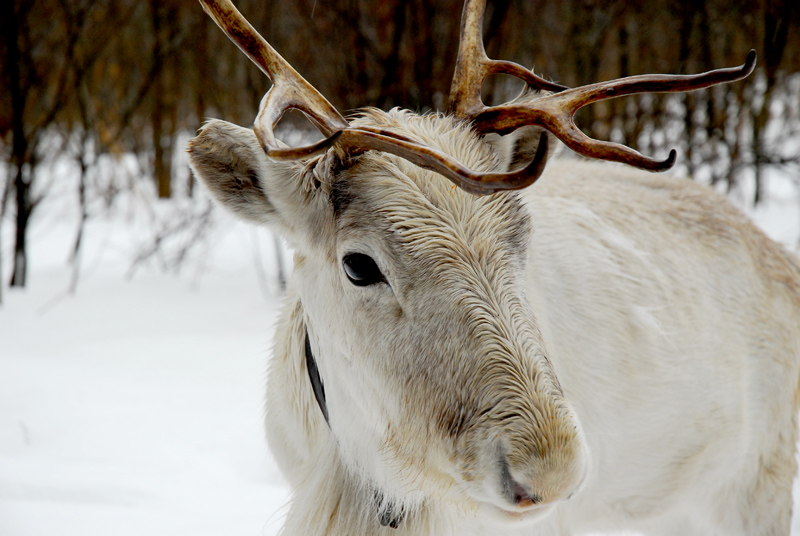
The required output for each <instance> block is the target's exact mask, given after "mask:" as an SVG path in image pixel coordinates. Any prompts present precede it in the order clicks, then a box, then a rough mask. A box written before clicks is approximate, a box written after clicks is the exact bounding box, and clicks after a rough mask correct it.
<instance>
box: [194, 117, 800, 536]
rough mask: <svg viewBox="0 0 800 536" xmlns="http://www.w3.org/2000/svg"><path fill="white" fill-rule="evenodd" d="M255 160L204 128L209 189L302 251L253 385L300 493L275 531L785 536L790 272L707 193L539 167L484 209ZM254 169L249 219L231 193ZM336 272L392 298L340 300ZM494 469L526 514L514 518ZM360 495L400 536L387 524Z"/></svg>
mask: <svg viewBox="0 0 800 536" xmlns="http://www.w3.org/2000/svg"><path fill="white" fill-rule="evenodd" d="M357 121H358V122H361V123H362V124H370V125H374V126H378V127H381V128H391V129H394V130H396V131H398V132H400V133H402V134H405V135H407V136H411V137H414V138H416V139H419V140H420V141H422V142H425V143H429V144H431V145H433V146H436V147H439V148H440V149H441V150H443V151H445V152H447V153H449V154H451V155H453V156H454V157H456V158H458V159H459V160H461V161H462V162H464V163H465V164H466V165H468V166H471V167H473V168H474V169H505V166H507V162H508V160H509V159H510V158H512V156H509V155H508V153H509V151H508V143H509V140H508V139H506V140H502V139H501V140H497V139H495V140H493V141H492V142H491V143H489V142H487V141H483V140H481V139H480V138H479V137H477V136H475V135H474V134H473V133H472V132H471V131H470V130H469V129H468V127H467V126H465V125H461V124H458V123H456V122H454V121H453V120H451V119H449V118H446V117H441V116H426V117H419V116H415V115H413V114H410V113H405V112H397V111H393V112H390V113H388V114H384V113H380V112H370V113H368V114H366V115H365V116H364V117H362V118H360V119H358V120H357ZM256 149H257V142H255V141H254V136H253V135H252V132H251V131H249V130H247V129H240V128H239V127H233V126H232V125H228V124H225V123H222V122H213V123H211V124H209V125H208V126H206V127H205V129H204V130H203V131H202V132H201V134H200V135H199V136H198V138H197V139H196V140H193V142H192V145H191V149H190V151H191V153H192V164H193V167H194V169H195V172H196V173H197V175H198V176H200V177H201V178H203V179H204V181H205V182H206V183H207V185H208V186H209V188H210V190H211V191H212V193H214V194H215V195H216V196H217V197H218V198H219V199H220V200H222V201H223V203H224V204H225V205H227V206H228V207H230V208H232V209H233V210H234V211H236V212H237V213H239V214H242V215H243V216H244V217H246V218H249V219H252V220H256V221H260V222H266V223H268V224H272V225H275V226H277V227H278V228H280V229H281V230H282V231H283V232H284V233H285V235H286V236H287V238H288V239H290V240H291V241H292V242H293V244H294V246H295V247H296V250H297V254H296V259H295V276H294V280H295V283H294V286H293V287H292V289H291V290H290V291H289V294H288V296H287V300H286V305H285V310H284V314H283V317H282V320H281V322H280V325H279V327H278V331H277V335H276V341H275V349H274V357H273V360H272V362H271V365H270V375H269V383H268V389H267V434H268V439H269V443H270V446H271V448H272V449H273V452H274V454H275V457H276V459H277V460H278V462H279V463H280V465H281V467H282V468H283V471H284V473H285V475H286V477H287V478H288V480H289V482H290V483H291V485H292V488H293V496H292V502H291V505H290V508H289V513H288V517H287V519H286V524H285V527H284V529H283V534H285V535H287V536H299V535H313V534H320V535H321V534H330V535H343V536H344V535H357V534H358V535H360V534H392V535H397V536H400V535H406V534H409V535H410V534H415V535H424V534H430V535H437V536H438V535H446V534H459V535H461V534H474V535H479V534H480V535H495V534H505V535H515V534H520V535H521V534H525V535H565V534H579V533H582V532H585V531H605V530H625V529H633V530H641V531H643V532H645V533H646V534H652V535H661V534H663V535H670V534H682V535H714V534H718V535H741V536H744V535H748V536H749V535H757V534H761V535H788V534H789V525H790V520H791V505H792V502H791V487H792V481H793V478H794V475H795V473H796V462H795V439H796V431H795V427H796V422H795V421H796V419H795V415H796V411H797V405H798V394H799V393H798V378H799V377H800V371H799V370H798V368H799V367H800V355H798V350H799V349H798V343H800V272H799V271H798V268H797V265H796V264H795V261H794V260H793V259H792V258H791V257H790V256H789V255H788V254H787V253H785V252H784V251H782V250H781V249H780V248H779V247H778V246H776V245H775V244H774V243H772V242H771V241H770V240H769V239H768V238H766V237H765V236H764V235H763V234H762V233H761V232H760V231H758V230H757V229H756V228H755V227H754V226H753V225H752V224H751V223H750V222H749V221H747V219H746V218H745V217H744V216H742V215H741V214H740V213H738V212H737V211H736V210H735V209H734V208H732V207H731V206H730V205H729V204H728V203H727V202H726V201H725V200H724V199H723V198H722V197H721V196H718V195H717V194H715V193H713V192H711V191H710V190H708V189H706V188H704V187H701V186H699V185H697V184H695V183H693V182H691V181H688V180H684V179H676V178H671V177H664V176H656V175H651V174H648V173H644V172H639V171H636V170H632V169H629V168H625V167H620V166H616V165H610V164H598V163H584V162H576V161H571V160H555V161H554V162H551V163H550V164H549V166H548V168H547V170H546V172H545V174H544V176H543V177H542V178H541V179H540V180H539V181H538V182H537V183H536V184H534V185H533V186H532V187H530V188H528V189H527V190H526V191H524V192H523V193H522V195H521V197H520V199H519V200H515V199H516V198H515V196H516V195H517V194H513V193H504V194H497V195H494V196H490V197H489V198H476V197H473V196H470V195H468V194H465V193H463V192H461V191H458V190H455V189H454V188H453V187H452V186H451V185H450V184H449V183H448V182H447V181H445V180H444V179H443V178H441V177H440V176H438V175H436V174H435V173H432V172H429V171H426V170H422V169H420V168H417V167H415V166H413V165H412V164H410V163H408V162H406V161H404V160H402V159H399V158H395V157H393V156H390V155H385V154H380V153H373V152H370V153H366V154H364V155H361V156H360V157H358V158H356V159H354V160H348V156H347V155H340V154H336V152H335V151H331V152H330V153H329V154H328V155H326V156H325V157H324V158H321V159H318V160H315V161H314V162H309V163H307V164H305V165H304V166H301V165H297V164H280V163H274V162H270V161H269V160H268V159H267V158H266V157H265V156H263V154H261V153H259V152H258V151H257V150H256ZM231 155H233V156H231ZM502 155H505V156H502ZM215 159H219V160H220V161H225V162H228V161H233V162H234V163H235V165H228V166H227V167H225V166H223V167H222V168H220V167H219V166H216V165H215V164H214V162H215ZM231 159H233V160H231ZM336 163H338V165H334V164H336ZM245 168H247V169H253V170H256V171H257V173H256V175H258V182H259V188H258V189H256V190H257V191H263V193H264V195H263V199H262V198H261V197H259V198H258V200H257V201H256V202H254V201H253V200H252V199H251V197H248V196H251V195H252V193H253V191H254V189H253V188H252V185H248V184H245V187H244V189H243V190H242V189H241V188H242V186H241V184H242V183H241V182H239V183H237V184H232V183H231V182H230V178H229V177H228V176H227V175H230V174H231V173H239V171H237V170H240V169H245ZM225 170H233V171H230V173H227V175H226V171H225ZM240 175H241V176H243V177H244V176H248V173H247V172H244V171H243V172H241V173H240ZM250 175H253V174H252V173H251V174H250ZM245 183H246V180H245ZM342 189H345V190H347V192H348V199H347V201H348V203H347V207H346V208H345V209H344V210H343V212H342V213H341V214H338V215H335V214H334V213H333V208H332V202H331V195H332V194H333V193H334V192H337V191H338V192H339V193H341V191H342ZM259 207H261V208H259ZM509 207H511V208H509ZM514 207H518V208H520V210H518V211H516V209H514ZM259 210H260V211H261V212H259ZM262 212H263V216H259V214H261V213H262ZM528 220H530V221H528ZM531 226H532V232H531V231H530V227H531ZM520 239H522V240H523V242H521V243H520V244H519V247H518V248H517V247H516V245H515V244H517V242H515V240H520ZM352 252H359V253H364V254H368V255H370V256H371V257H372V258H373V259H375V261H376V263H377V264H378V266H379V267H380V269H381V272H382V273H383V275H384V276H385V277H386V279H387V281H388V284H382V283H381V284H376V285H371V286H368V287H356V286H353V285H352V284H351V283H350V282H349V281H348V279H347V277H346V275H345V274H344V271H343V269H342V264H341V262H342V257H343V256H344V255H345V254H347V253H352ZM306 330H308V333H309V336H310V338H311V346H312V348H313V349H314V355H315V358H316V360H317V362H318V366H319V370H320V374H321V377H322V379H323V381H324V384H325V389H326V395H327V401H328V410H329V413H330V418H331V425H330V427H329V426H328V425H327V424H326V422H325V421H324V419H323V417H322V413H321V411H320V409H319V408H318V407H317V404H316V401H315V400H314V397H313V393H312V390H311V386H310V382H309V379H308V376H307V372H306V365H305V352H304V340H305V339H304V338H305V332H306ZM559 383H560V386H559ZM561 388H563V393H562V392H561ZM462 410H463V415H462V416H464V419H465V420H464V422H463V423H461V424H459V425H456V424H455V423H456V421H457V419H456V417H457V416H458V415H459V413H460V412H462ZM437 419H439V420H438V421H437ZM440 421H441V422H440ZM448 430H449V431H452V433H448V432H447V431H448ZM504 456H505V458H503V457H504ZM503 459H506V460H507V461H508V467H510V471H511V474H512V477H513V478H514V479H515V481H518V482H521V483H523V484H524V485H525V486H529V489H532V490H534V492H536V493H537V494H540V495H541V497H542V504H543V506H542V507H540V508H533V509H524V508H517V507H515V506H514V505H512V504H508V503H507V502H504V501H505V499H504V496H503V495H502V493H501V492H500V491H498V490H499V489H500V488H499V483H500V482H502V480H500V475H499V468H500V465H499V463H501V462H502V460H503ZM498 460H501V461H500V462H498ZM376 492H379V493H380V494H381V495H380V496H381V497H384V498H385V500H387V501H391V504H393V505H394V507H395V508H396V509H399V508H403V509H404V512H405V517H404V519H403V520H402V522H401V523H400V526H399V528H397V529H394V530H393V529H390V528H384V527H381V526H380V525H379V523H378V514H377V512H378V510H379V509H380V508H381V507H382V505H381V504H378V502H380V501H378V502H376V499H375V497H376Z"/></svg>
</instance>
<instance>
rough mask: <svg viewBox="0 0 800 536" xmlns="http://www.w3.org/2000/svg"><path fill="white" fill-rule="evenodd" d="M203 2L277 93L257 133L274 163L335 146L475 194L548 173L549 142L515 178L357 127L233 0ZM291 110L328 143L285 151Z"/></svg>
mask: <svg viewBox="0 0 800 536" xmlns="http://www.w3.org/2000/svg"><path fill="white" fill-rule="evenodd" d="M200 3H201V4H202V6H203V10H204V11H205V12H206V13H207V14H208V15H209V16H210V17H211V18H212V19H214V22H216V23H217V25H218V26H219V27H220V28H221V29H222V31H224V32H225V33H226V34H227V36H228V37H229V38H230V39H231V41H233V42H234V43H235V44H236V46H238V47H239V48H240V49H241V50H242V51H243V52H244V53H245V54H247V56H248V57H249V58H250V59H251V60H252V61H253V62H254V63H255V64H256V65H258V67H259V68H260V69H261V70H262V71H263V72H264V74H266V75H267V76H268V77H269V78H270V80H272V82H273V86H272V88H270V90H269V91H268V92H267V94H266V95H265V96H264V99H263V100H262V101H261V109H260V111H259V113H258V116H257V117H256V121H255V125H254V126H253V130H254V131H255V133H256V136H257V137H258V139H259V142H260V143H261V146H262V148H263V149H264V151H265V152H266V153H267V155H268V156H269V157H270V158H272V159H274V160H301V159H305V158H311V157H313V156H315V155H318V154H320V153H322V152H324V151H326V150H328V148H330V147H331V146H332V145H333V144H336V145H337V147H340V148H341V149H343V150H344V151H345V152H347V153H349V154H360V153H363V152H365V151H369V150H378V151H384V152H387V153H391V154H394V155H397V156H400V157H401V158H404V159H406V160H408V161H410V162H412V163H414V164H416V165H418V166H421V167H424V168H427V169H432V170H434V171H436V172H437V173H439V174H441V175H443V176H444V177H446V178H447V179H449V180H450V181H452V182H453V183H455V184H456V185H457V186H459V187H460V188H462V189H464V190H465V191H468V192H470V193H474V194H487V193H493V192H496V191H498V190H507V189H517V188H524V187H525V186H527V184H528V183H527V182H526V181H528V180H529V179H528V178H529V177H530V176H537V177H538V176H539V175H540V174H541V172H542V169H543V164H544V160H545V159H544V156H545V155H546V153H547V143H546V141H547V140H546V138H544V137H542V140H543V141H542V143H540V146H539V150H538V152H537V155H539V157H540V158H539V159H538V160H536V159H534V160H535V161H534V162H531V164H530V165H528V166H527V167H525V168H523V169H521V170H519V171H516V172H513V173H477V172H475V171H472V170H470V169H468V168H467V167H465V166H463V165H462V164H461V163H460V162H458V161H457V160H456V159H454V158H452V157H451V156H449V155H447V154H445V153H443V152H441V151H439V150H438V149H435V148H433V147H430V146H427V145H423V144H421V143H419V142H417V141H415V140H412V139H410V138H407V137H405V136H402V135H400V134H397V133H394V132H390V131H387V130H380V129H372V128H367V127H362V128H354V127H351V126H350V125H349V123H348V122H347V121H346V120H345V119H344V118H343V117H342V115H341V114H340V113H339V112H338V111H337V110H336V108H334V107H333V106H332V105H331V104H330V103H329V102H328V101H327V100H326V99H325V97H323V96H322V94H320V93H319V91H317V90H316V89H315V88H314V87H313V86H312V85H311V84H309V83H308V82H307V81H306V80H305V79H304V78H303V77H302V76H300V75H299V74H298V73H297V71H295V70H294V69H293V68H292V66H291V65H289V63H288V62H287V61H286V60H285V59H283V57H281V55H280V54H278V53H277V52H276V51H275V49H273V48H272V47H271V46H270V45H269V43H267V41H266V40H265V39H264V38H263V37H261V35H260V34H259V33H258V32H257V31H256V30H255V28H253V26H252V25H250V23H249V22H247V20H246V19H245V18H244V16H242V14H241V13H240V12H239V11H238V10H237V9H236V7H235V6H234V5H233V3H232V2H231V1H230V0H200ZM520 69H521V67H520ZM291 108H296V109H298V110H300V111H302V112H303V113H305V114H306V116H308V117H309V118H310V119H311V120H312V121H313V122H314V124H315V125H316V126H317V128H319V130H320V132H322V134H323V135H324V136H326V137H325V139H323V140H321V141H319V142H317V143H315V144H312V145H308V146H305V147H297V148H286V147H281V146H280V145H279V144H278V141H277V140H276V138H275V132H274V127H275V124H276V123H277V122H278V121H279V120H280V118H281V116H282V115H283V113H284V112H285V111H286V110H288V109H291ZM540 168H541V169H540Z"/></svg>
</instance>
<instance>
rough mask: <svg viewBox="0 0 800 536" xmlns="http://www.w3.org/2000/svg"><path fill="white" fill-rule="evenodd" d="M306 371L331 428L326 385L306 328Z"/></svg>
mask: <svg viewBox="0 0 800 536" xmlns="http://www.w3.org/2000/svg"><path fill="white" fill-rule="evenodd" d="M306 370H307V371H308V379H309V380H311V388H312V389H313V390H314V398H316V399H317V405H318V406H319V409H320V410H321V411H322V416H323V417H325V422H326V423H328V426H330V425H331V422H330V420H329V419H328V406H327V404H326V403H325V385H323V383H322V378H320V376H319V369H318V368H317V360H316V359H314V354H313V352H312V351H311V342H310V341H309V340H308V328H306Z"/></svg>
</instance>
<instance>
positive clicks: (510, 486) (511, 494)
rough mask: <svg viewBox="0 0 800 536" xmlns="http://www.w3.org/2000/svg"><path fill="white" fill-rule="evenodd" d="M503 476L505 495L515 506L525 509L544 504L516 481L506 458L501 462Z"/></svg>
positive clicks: (502, 482) (502, 483)
mask: <svg viewBox="0 0 800 536" xmlns="http://www.w3.org/2000/svg"><path fill="white" fill-rule="evenodd" d="M501 475H502V476H501V485H502V487H503V495H504V496H505V497H506V499H508V500H509V501H510V502H512V503H514V505H516V506H520V507H523V508H525V507H528V506H534V505H536V504H539V503H540V502H542V498H541V497H539V496H538V495H536V494H535V493H529V492H528V491H527V490H526V489H525V488H524V487H523V486H522V485H521V484H520V483H519V482H517V481H516V480H514V477H512V476H511V471H510V470H509V467H508V462H507V461H506V459H505V457H502V461H501Z"/></svg>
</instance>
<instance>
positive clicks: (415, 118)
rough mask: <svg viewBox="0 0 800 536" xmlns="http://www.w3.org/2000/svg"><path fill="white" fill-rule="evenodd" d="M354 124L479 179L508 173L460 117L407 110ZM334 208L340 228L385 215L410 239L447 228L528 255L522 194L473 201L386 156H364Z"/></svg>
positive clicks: (370, 113)
mask: <svg viewBox="0 0 800 536" xmlns="http://www.w3.org/2000/svg"><path fill="white" fill-rule="evenodd" d="M352 124H353V126H361V125H364V126H371V127H378V128H384V129H387V130H391V131H392V132H396V133H398V134H402V135H404V136H407V137H409V138H412V139H416V140H419V141H420V142H421V143H423V144H426V145H429V146H431V147H434V148H437V149H439V150H441V151H442V152H444V153H447V154H449V155H450V156H452V157H454V158H456V159H457V160H458V161H459V162H461V163H462V164H464V165H465V166H467V167H469V168H470V169H472V170H475V171H494V170H498V169H499V168H500V162H499V158H498V155H497V153H496V152H495V150H494V148H493V147H492V146H491V145H490V144H488V143H486V142H485V141H483V140H482V139H481V138H480V137H479V136H477V135H476V134H475V133H474V132H473V131H472V130H471V129H470V128H469V125H468V124H466V123H464V122H462V121H458V120H456V119H453V118H452V117H447V116H443V115H438V114H436V115H435V114H430V115H417V114H414V113H412V112H408V111H406V110H399V109H395V110H391V111H389V112H383V111H381V110H367V111H365V112H363V113H362V114H361V115H360V116H359V117H358V118H356V119H355V120H354V121H353V122H352ZM331 202H332V204H333V210H334V214H335V217H336V219H337V223H338V224H339V226H340V228H341V227H342V226H358V225H359V224H360V223H362V222H364V220H365V219H366V217H365V216H367V215H370V214H372V215H379V216H380V217H381V219H383V220H384V221H385V222H387V223H388V224H389V225H390V228H389V229H387V231H390V232H398V231H399V232H401V234H403V235H404V236H405V237H406V238H408V239H413V237H414V235H415V232H414V229H416V230H417V231H422V228H425V229H426V231H425V234H426V235H427V234H429V233H430V232H431V227H437V228H441V226H442V225H445V226H447V227H448V228H450V230H454V231H456V234H457V235H458V236H459V237H460V238H463V239H464V240H465V241H467V242H468V243H469V244H473V245H475V244H481V243H496V245H500V244H499V243H497V242H498V240H499V241H500V242H501V243H505V244H506V245H509V246H512V247H514V248H521V247H522V246H523V245H524V241H525V239H526V238H527V233H528V229H529V226H530V221H529V217H528V216H527V212H526V211H525V210H524V209H523V207H522V202H521V201H520V199H519V196H518V194H517V193H514V192H501V193H497V194H493V195H490V196H476V195H472V194H469V193H466V192H464V191H463V190H461V189H460V188H457V187H456V186H455V185H454V184H453V183H452V182H450V181H449V180H447V179H445V178H444V177H442V176H441V175H439V174H438V173H435V172H433V171H430V170H426V169H423V168H420V167H418V166H416V165H414V164H412V163H410V162H408V161H407V160H405V159H403V158H400V157H397V156H394V155H391V154H387V153H382V152H378V151H369V152H367V153H365V154H363V155H361V156H359V157H358V160H357V162H355V164H354V165H353V166H351V167H348V168H347V169H346V170H344V171H343V172H341V173H338V174H336V176H335V177H333V179H332V184H331ZM370 219H371V218H370ZM373 221H374V220H373ZM450 234H451V233H448V235H450ZM452 238H453V237H452V236H448V239H452ZM492 249H494V248H492Z"/></svg>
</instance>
